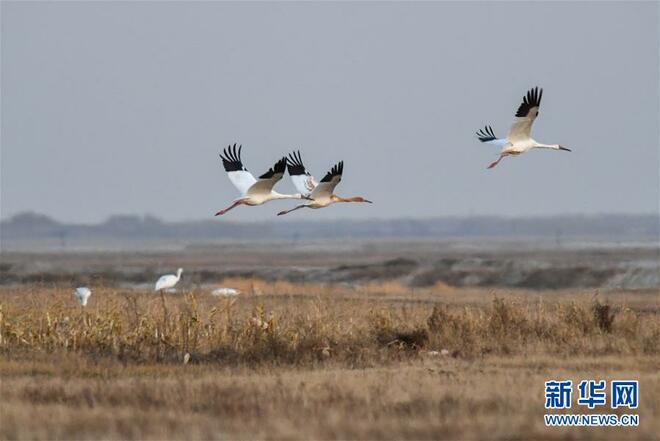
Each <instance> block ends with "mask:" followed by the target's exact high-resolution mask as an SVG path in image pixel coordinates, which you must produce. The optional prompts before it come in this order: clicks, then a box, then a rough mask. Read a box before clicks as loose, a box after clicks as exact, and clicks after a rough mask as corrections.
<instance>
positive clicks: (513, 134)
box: [477, 87, 571, 168]
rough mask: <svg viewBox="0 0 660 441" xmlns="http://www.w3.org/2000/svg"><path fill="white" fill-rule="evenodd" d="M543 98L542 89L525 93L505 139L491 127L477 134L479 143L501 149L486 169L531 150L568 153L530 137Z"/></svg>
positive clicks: (559, 146) (561, 148)
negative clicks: (499, 136)
mask: <svg viewBox="0 0 660 441" xmlns="http://www.w3.org/2000/svg"><path fill="white" fill-rule="evenodd" d="M542 96H543V89H539V88H538V87H535V88H533V89H530V90H529V91H528V92H527V95H526V96H524V97H523V102H522V103H521V104H520V106H519V107H518V111H517V112H516V119H515V120H514V122H513V125H512V126H511V129H510V130H509V134H508V135H507V137H506V139H503V138H498V137H496V136H495V133H494V132H493V128H492V127H491V126H486V127H484V128H483V129H481V130H479V131H478V132H477V137H478V138H479V141H481V142H485V143H487V144H493V145H496V146H498V147H501V148H502V151H501V152H500V157H499V158H497V161H495V162H493V163H492V164H490V165H489V166H488V168H493V167H495V166H496V165H497V164H499V162H500V161H501V160H502V159H503V158H505V157H507V156H511V155H513V156H515V155H520V154H523V153H525V152H528V151H530V150H531V149H552V150H565V151H567V152H570V151H571V150H570V149H567V148H566V147H562V146H561V145H559V144H541V143H540V142H536V141H535V140H534V139H532V137H531V136H530V132H531V131H532V124H534V120H535V119H536V117H537V116H538V115H539V108H540V106H541V97H542Z"/></svg>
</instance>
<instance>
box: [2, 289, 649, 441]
mask: <svg viewBox="0 0 660 441" xmlns="http://www.w3.org/2000/svg"><path fill="white" fill-rule="evenodd" d="M223 285H224V286H234V287H237V288H240V289H242V290H243V291H244V294H242V295H241V296H240V297H238V298H237V299H233V300H228V299H219V298H215V297H212V296H211V295H209V294H208V292H205V291H201V290H197V291H193V292H186V293H179V294H170V295H165V296H164V297H163V298H161V297H160V296H159V295H157V294H154V293H151V292H136V291H122V290H115V289H106V288H102V287H101V288H94V292H93V295H92V298H91V299H90V302H89V305H88V307H87V308H86V309H82V308H80V307H79V306H78V305H77V304H76V303H75V302H74V301H73V298H72V292H71V290H64V289H60V288H43V287H41V288H36V287H33V288H26V287H22V288H13V289H7V288H4V289H2V290H0V354H1V357H2V358H1V359H0V375H1V378H2V382H0V395H1V396H2V397H3V400H2V402H1V403H0V416H1V418H2V419H1V421H0V423H1V424H0V438H2V439H26V438H30V439H99V438H103V439H181V438H184V439H216V438H232V439H235V438H263V439H283V438H285V439H309V438H313V439H401V438H407V439H438V438H442V439H483V438H489V439H531V438H561V437H570V438H577V439H601V438H609V439H622V438H631V439H653V437H656V438H657V433H660V423H659V422H658V418H657V415H658V414H660V375H659V374H658V371H657V365H658V363H659V362H660V317H659V316H658V313H657V310H656V307H657V304H656V303H657V300H656V297H655V294H656V293H645V292H634V293H631V292H620V293H603V294H600V295H598V296H594V294H593V293H586V292H585V293H574V294H573V295H572V296H571V294H570V293H569V292H560V293H554V294H552V295H538V294H533V293H526V292H522V291H520V292H513V293H510V292H496V293H493V292H492V291H481V292H479V291H477V290H461V289H451V290H450V289H447V288H446V287H442V286H438V287H435V288H429V289H424V290H414V291H412V290H410V289H408V288H405V287H403V286H401V285H400V284H398V283H395V282H388V283H387V284H383V285H381V286H379V285H377V284H372V285H368V286H367V287H363V288H356V287H350V286H324V285H295V284H290V283H286V282H282V283H276V284H265V283H263V282H260V281H255V280H230V281H224V282H223ZM443 349H445V350H447V352H448V355H440V354H436V353H435V351H440V350H443ZM552 378H570V379H573V380H574V381H578V380H581V379H588V378H594V379H601V378H604V379H617V378H619V379H623V378H634V379H639V380H640V385H641V386H640V389H641V394H640V399H641V404H640V407H639V414H640V420H641V426H640V427H638V428H636V429H624V428H620V429H619V428H617V429H613V428H604V429H584V430H580V429H548V428H545V427H544V426H543V420H542V414H543V413H544V410H543V403H542V390H543V382H544V381H546V380H548V379H552Z"/></svg>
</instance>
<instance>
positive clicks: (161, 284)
mask: <svg viewBox="0 0 660 441" xmlns="http://www.w3.org/2000/svg"><path fill="white" fill-rule="evenodd" d="M182 272H183V270H182V269H181V268H179V270H178V271H177V273H176V275H174V274H166V275H164V276H161V277H160V279H158V281H157V282H156V289H155V291H160V290H162V289H168V288H174V286H175V285H176V284H177V283H179V280H181V273H182Z"/></svg>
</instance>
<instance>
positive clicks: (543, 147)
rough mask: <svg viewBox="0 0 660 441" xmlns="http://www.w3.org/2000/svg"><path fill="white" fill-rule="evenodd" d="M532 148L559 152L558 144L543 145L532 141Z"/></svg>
mask: <svg viewBox="0 0 660 441" xmlns="http://www.w3.org/2000/svg"><path fill="white" fill-rule="evenodd" d="M533 148H535V149H552V150H559V144H543V143H540V142H536V141H534V145H533Z"/></svg>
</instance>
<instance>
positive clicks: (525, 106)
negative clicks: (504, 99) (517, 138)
mask: <svg viewBox="0 0 660 441" xmlns="http://www.w3.org/2000/svg"><path fill="white" fill-rule="evenodd" d="M542 97H543V89H542V88H540V87H538V86H535V87H532V88H531V89H529V90H528V91H527V94H526V95H525V96H524V97H523V102H522V103H521V104H520V106H519V107H518V111H516V117H518V118H525V117H527V116H528V115H529V111H530V110H531V109H532V108H534V107H540V106H541V98H542ZM537 115H538V110H537V112H536V115H532V116H533V117H536V116H537Z"/></svg>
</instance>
